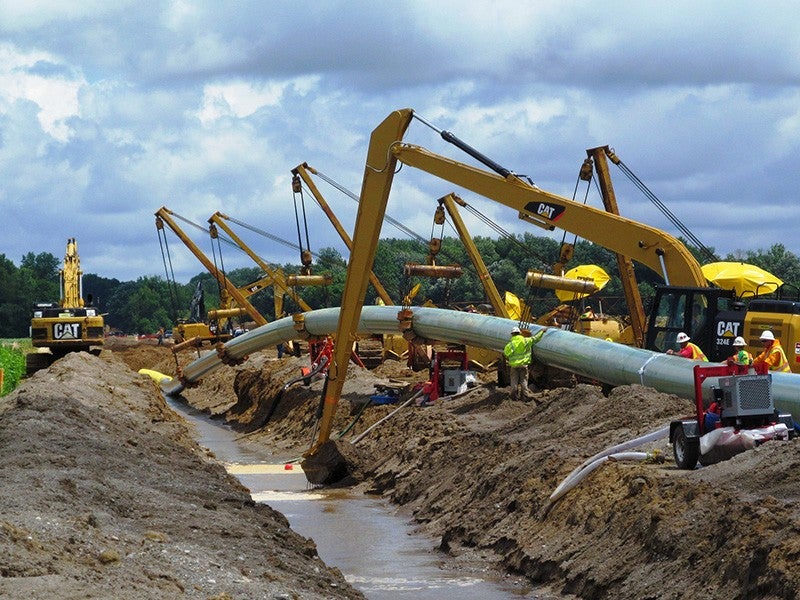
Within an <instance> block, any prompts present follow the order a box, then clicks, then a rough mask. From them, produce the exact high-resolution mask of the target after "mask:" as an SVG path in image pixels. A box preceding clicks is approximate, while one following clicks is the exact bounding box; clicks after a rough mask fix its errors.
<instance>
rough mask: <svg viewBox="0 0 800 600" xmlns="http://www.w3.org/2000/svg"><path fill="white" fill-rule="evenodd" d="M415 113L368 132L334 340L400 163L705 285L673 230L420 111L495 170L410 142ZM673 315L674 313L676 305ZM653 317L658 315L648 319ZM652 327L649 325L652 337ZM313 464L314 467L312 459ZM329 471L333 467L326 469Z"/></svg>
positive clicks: (333, 392) (343, 361)
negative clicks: (560, 189) (538, 175)
mask: <svg viewBox="0 0 800 600" xmlns="http://www.w3.org/2000/svg"><path fill="white" fill-rule="evenodd" d="M413 118H415V115H414V112H413V111H412V110H411V109H401V110H397V111H395V112H393V113H391V114H390V115H389V116H388V117H387V118H386V119H384V121H383V122H382V123H381V124H380V125H379V126H378V127H377V128H376V129H375V130H374V131H373V132H372V135H371V137H370V144H369V148H368V150H367V159H366V166H365V169H364V179H363V183H362V188H361V194H360V198H361V200H362V202H361V205H360V206H361V208H360V210H359V213H358V217H357V220H356V224H355V229H354V232H353V252H352V253H351V255H350V261H349V263H348V270H347V283H346V286H345V290H344V293H343V296H342V301H341V307H342V308H341V311H340V313H339V322H338V327H337V333H336V337H337V339H350V338H351V337H352V336H353V334H354V332H355V331H356V328H357V324H358V320H359V317H360V314H361V309H362V307H363V304H364V295H365V293H366V286H367V277H366V276H365V274H366V273H367V272H368V271H369V267H370V266H371V264H372V260H373V257H374V252H375V247H376V245H377V240H378V236H379V233H380V226H381V223H382V221H383V216H384V214H385V211H386V204H387V201H388V196H389V192H390V190H391V185H392V180H393V178H394V174H395V173H396V172H397V163H398V162H401V163H403V164H405V165H408V166H410V167H414V168H417V169H420V170H423V171H426V172H428V173H430V174H432V175H434V176H436V177H439V178H440V179H444V180H447V181H449V182H450V183H452V184H455V185H458V186H461V187H464V188H466V189H469V190H472V191H473V192H476V193H478V194H481V195H483V196H485V197H487V198H490V199H492V200H494V201H496V202H498V203H500V204H504V205H506V206H509V207H511V208H513V209H515V210H517V211H519V217H520V219H522V220H524V221H526V222H528V223H531V224H533V225H537V226H539V227H542V228H544V229H547V230H552V229H555V227H560V228H561V229H564V230H565V231H569V232H571V233H574V234H576V235H579V236H581V237H583V238H585V239H588V240H591V241H593V242H595V243H597V244H600V245H602V246H604V247H605V248H608V249H609V250H611V251H613V252H616V253H618V254H622V255H623V256H627V257H629V258H630V259H632V260H635V261H637V262H639V263H641V264H643V265H645V266H647V267H649V268H651V269H653V270H654V271H655V272H657V273H660V274H661V275H662V277H663V278H664V280H665V281H666V282H667V283H668V284H669V285H675V286H695V287H696V288H704V289H706V290H707V289H708V288H707V282H706V279H705V277H704V275H703V272H702V270H701V268H700V265H699V264H698V262H697V260H696V259H695V258H694V256H693V255H692V254H691V253H690V252H689V250H688V249H687V248H686V247H685V246H684V245H683V244H682V243H681V242H680V241H679V240H677V239H676V238H674V237H673V236H671V235H669V234H667V233H665V232H663V231H661V230H658V229H656V228H653V227H649V226H647V225H644V224H642V223H638V222H636V221H632V220H630V219H626V218H624V217H621V216H619V215H616V214H613V213H609V212H607V211H604V210H599V209H595V208H593V207H590V206H586V205H583V204H580V203H577V202H574V201H572V200H569V199H567V198H563V197H561V196H558V195H555V194H552V193H549V192H546V191H544V190H541V189H540V188H538V187H536V186H535V185H533V184H532V183H530V182H529V181H527V180H526V179H524V178H523V177H521V176H519V175H517V174H516V173H514V172H513V171H511V170H509V169H506V168H504V167H502V166H500V165H499V164H498V163H496V162H494V161H493V160H491V159H490V158H488V157H486V156H485V155H483V154H481V153H480V152H478V151H477V150H475V149H474V148H472V147H471V146H469V145H468V144H466V143H465V142H463V141H462V140H460V139H458V138H457V137H455V136H454V135H453V134H452V133H450V132H447V131H441V130H438V129H436V128H434V127H433V126H431V125H430V124H428V123H426V122H425V121H424V120H422V119H421V118H419V117H416V118H417V119H419V120H420V121H422V122H423V123H424V124H425V125H427V126H429V127H431V128H432V129H434V130H435V131H437V132H438V133H439V134H440V135H441V137H442V138H443V139H445V140H446V141H448V142H450V143H452V144H453V145H455V146H457V147H458V148H460V149H461V150H463V151H464V152H466V153H467V154H469V155H470V156H471V157H473V158H474V159H476V160H478V161H480V162H481V163H482V164H484V165H486V166H487V167H489V168H490V169H491V170H492V171H493V172H489V171H484V170H481V169H478V168H476V167H473V166H470V165H466V164H464V163H460V162H457V161H454V160H452V159H449V158H446V157H442V156H439V155H436V154H434V153H432V152H430V151H428V150H426V149H424V148H421V147H420V146H416V145H412V144H408V143H405V142H403V141H402V140H403V136H404V134H405V132H406V130H407V129H408V127H409V125H410V123H411V120H412V119H413ZM718 291H719V292H722V290H718ZM798 304H799V305H800V303H798ZM675 308H676V309H677V308H678V307H677V306H676V307H675ZM671 314H676V311H673V313H671ZM652 323H654V322H653V321H651V324H652ZM660 326H661V327H662V331H663V332H668V330H667V329H665V328H666V327H668V326H672V324H671V323H669V322H667V323H665V324H660ZM691 331H694V330H691ZM651 333H652V332H650V331H648V338H649V336H650V334H651ZM676 333H677V332H676ZM735 335H736V334H733V335H732V336H731V338H730V339H731V340H733V337H734V336H735ZM673 339H674V338H673ZM347 353H348V349H347V348H346V347H344V348H336V350H335V351H334V358H333V361H332V364H331V366H330V368H329V371H328V381H327V386H326V388H325V394H324V398H323V401H324V407H323V415H322V418H321V421H320V428H319V435H318V438H317V441H316V443H315V444H313V445H312V447H311V448H310V450H309V451H308V453H307V457H312V456H313V455H314V454H315V453H316V452H317V450H318V448H319V447H320V445H322V444H324V443H325V442H327V441H328V440H329V439H330V433H331V428H332V423H333V416H334V414H335V410H336V406H337V404H338V402H339V397H340V395H341V390H342V387H343V385H344V378H345V375H346V372H347V361H348V356H347ZM309 466H311V467H312V468H313V465H311V464H310V465H309ZM326 472H327V473H331V472H335V471H331V470H326Z"/></svg>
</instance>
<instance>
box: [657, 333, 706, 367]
mask: <svg viewBox="0 0 800 600" xmlns="http://www.w3.org/2000/svg"><path fill="white" fill-rule="evenodd" d="M691 339H692V338H690V337H689V336H688V335H686V334H685V333H684V332H682V331H681V332H680V333H679V334H678V337H677V338H675V341H677V342H678V344H680V346H681V349H680V350H678V351H677V352H675V351H674V350H672V348H670V349H669V350H667V354H674V355H675V356H682V357H684V358H691V359H692V360H702V361H703V362H708V359H707V358H706V355H705V354H703V351H702V350H700V346H698V345H697V344H694V343H692V342H691V341H689V340H691Z"/></svg>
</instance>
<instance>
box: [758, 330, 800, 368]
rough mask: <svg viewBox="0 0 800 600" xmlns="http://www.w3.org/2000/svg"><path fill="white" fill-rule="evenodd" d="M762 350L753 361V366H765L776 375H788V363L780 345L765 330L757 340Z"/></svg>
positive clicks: (772, 334)
mask: <svg viewBox="0 0 800 600" xmlns="http://www.w3.org/2000/svg"><path fill="white" fill-rule="evenodd" d="M758 339H759V340H761V346H762V347H763V348H764V350H763V351H762V352H761V354H759V355H758V356H756V357H755V358H754V359H753V366H754V367H757V366H758V365H767V368H768V369H769V370H770V371H775V372H778V373H790V372H791V371H792V369H791V368H790V367H789V361H788V360H787V359H786V352H784V351H783V347H782V346H781V343H780V342H779V341H778V340H777V339H775V334H774V333H772V332H771V331H769V330H767V331H765V332H763V333H762V334H761V336H759V338H758Z"/></svg>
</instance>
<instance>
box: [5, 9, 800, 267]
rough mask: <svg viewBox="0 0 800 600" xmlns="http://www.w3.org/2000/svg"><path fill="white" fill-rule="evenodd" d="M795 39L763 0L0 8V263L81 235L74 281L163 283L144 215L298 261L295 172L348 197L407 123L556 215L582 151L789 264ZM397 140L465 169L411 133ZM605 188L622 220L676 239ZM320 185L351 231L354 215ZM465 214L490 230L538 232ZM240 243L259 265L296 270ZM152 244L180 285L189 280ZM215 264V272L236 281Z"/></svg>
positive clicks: (786, 20) (798, 138)
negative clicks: (215, 224)
mask: <svg viewBox="0 0 800 600" xmlns="http://www.w3.org/2000/svg"><path fill="white" fill-rule="evenodd" d="M798 23H800V21H798V19H797V15H796V5H795V4H794V3H792V2H769V1H767V2H738V1H726V2H722V1H719V2H697V1H692V2H683V1H677V2H675V1H673V2H640V1H632V2H613V3H597V2H561V1H559V2H555V1H529V2H524V1H523V2H521V1H519V0H512V1H506V0H501V1H490V0H486V1H483V2H478V1H471V0H461V1H457V0H456V1H453V0H436V1H435V2H431V1H428V0H407V1H405V2H376V1H374V0H371V1H366V2H362V1H348V2H345V1H341V2H340V1H328V2H325V1H322V2H302V3H301V2H287V1H282V2H278V1H267V0H263V1H237V2H234V1H231V2H211V1H206V2H204V1H200V0H175V1H166V0H165V1H163V2H157V1H151V0H135V1H128V0H115V1H113V2H112V1H108V0H81V1H80V2H78V1H66V0H63V1H50V0H27V1H26V2H19V1H18V0H0V206H2V207H3V221H4V226H3V232H4V235H3V240H2V244H0V254H4V255H5V256H6V257H7V258H8V259H10V260H12V261H13V262H14V263H15V264H19V261H20V259H21V258H22V256H23V255H24V254H26V253H28V252H34V253H39V252H50V253H52V254H55V255H56V256H58V257H61V256H63V254H64V249H65V244H66V240H67V238H68V237H76V238H77V239H78V244H79V251H80V256H81V260H82V266H83V269H84V271H85V272H88V273H97V274H99V275H102V276H105V277H116V278H118V279H121V280H131V279H136V278H137V277H140V276H144V275H148V276H149V275H161V276H163V275H164V265H163V262H162V257H161V251H160V248H159V240H158V236H157V233H156V229H155V217H154V213H155V211H156V210H158V209H159V207H161V206H166V207H168V208H169V209H170V210H172V211H174V212H175V213H178V214H179V215H181V216H182V217H185V218H186V219H188V220H190V221H192V222H194V223H197V224H201V225H207V219H208V218H209V217H210V216H211V214H213V213H214V212H215V211H222V212H223V213H225V214H227V215H230V216H232V217H234V218H236V219H237V220H240V221H242V222H245V223H247V224H248V225H250V226H251V227H253V228H255V229H257V230H261V231H264V232H268V233H269V234H271V235H272V236H274V237H276V238H278V239H279V240H285V241H287V242H293V243H297V240H298V235H297V224H296V219H295V208H294V206H295V204H294V202H293V200H294V197H293V194H292V190H291V173H290V171H291V169H292V168H293V167H295V166H297V165H298V164H300V163H303V162H307V163H308V164H309V165H311V166H312V167H314V168H316V169H318V170H319V171H320V172H322V173H324V174H325V175H326V176H327V177H329V178H331V179H332V180H334V181H335V182H337V183H338V184H339V185H340V186H342V187H344V188H345V189H347V190H350V191H353V192H358V191H360V186H361V177H362V174H363V170H364V160H365V156H366V149H367V142H368V138H369V135H370V133H371V131H372V129H374V128H375V127H376V126H377V125H378V123H380V121H381V120H383V118H384V117H385V116H386V115H388V114H389V113H390V112H391V111H393V110H394V109H397V108H403V107H411V108H414V109H415V111H416V112H417V113H418V114H419V115H421V116H423V117H424V118H425V119H426V120H427V121H428V122H430V123H431V124H433V125H434V126H436V127H437V128H439V129H446V130H449V131H452V132H453V133H454V134H456V135H457V136H458V137H460V138H461V139H463V140H465V141H466V142H468V143H469V144H471V145H472V146H474V147H476V148H478V149H479V150H481V151H482V152H483V153H484V154H486V155H488V156H490V157H491V158H492V159H494V160H495V161H496V162H498V163H500V164H501V165H503V166H505V167H507V168H509V169H511V170H513V171H515V172H518V173H525V174H527V175H529V176H531V177H532V178H533V180H534V181H535V182H536V184H537V185H538V186H539V187H541V188H543V189H545V190H547V191H550V192H554V193H557V194H560V195H563V196H566V197H568V198H571V197H572V196H573V192H574V189H575V183H576V177H577V173H578V169H579V168H580V165H581V163H582V161H583V159H584V158H585V157H586V149H587V148H592V147H595V146H601V145H610V146H612V147H613V148H614V149H615V150H616V153H617V154H618V155H619V156H620V158H621V159H622V160H623V161H624V163H625V164H626V165H627V166H628V167H629V168H630V169H631V170H632V171H633V172H634V173H635V174H636V175H637V176H638V177H639V179H641V180H642V181H643V182H644V183H645V184H646V185H647V187H648V188H649V189H650V190H651V191H653V193H655V195H656V196H657V197H658V199H660V200H661V201H662V202H663V203H664V204H665V205H666V206H667V207H668V208H669V210H670V211H671V212H672V213H673V214H674V215H675V216H676V217H677V218H678V219H680V221H682V222H683V224H684V225H685V226H686V227H687V228H688V229H689V230H691V232H692V233H693V234H694V235H695V236H696V237H697V238H698V239H699V240H700V241H702V243H703V244H704V245H706V246H712V247H714V248H715V249H716V250H717V252H718V253H719V254H725V253H728V252H736V251H745V250H758V249H767V248H769V247H770V246H771V245H773V244H775V243H783V244H784V245H785V246H786V247H787V249H789V250H790V251H792V252H794V253H795V254H800V239H798V236H797V235H796V234H795V229H796V223H797V222H798V220H800V219H799V217H800V204H798V202H797V201H796V200H797V189H798V187H800V169H798V166H797V165H798V162H799V159H798V155H797V147H798V145H800V131H799V130H800V101H799V100H800V24H798ZM406 140H407V141H409V142H412V143H415V144H418V145H421V146H424V147H426V148H429V149H431V150H433V151H435V152H437V153H440V154H446V155H448V156H452V157H453V158H456V159H457V160H461V161H464V162H470V159H468V158H467V157H466V156H464V155H463V154H461V153H460V152H459V151H458V150H457V149H455V148H453V147H447V146H446V144H444V142H443V141H442V140H441V139H440V138H439V137H438V136H437V135H436V133H435V132H434V131H432V130H431V129H429V128H427V127H425V126H424V125H420V124H419V123H418V122H415V123H414V124H412V127H411V128H410V130H409V132H408V134H407V136H406ZM612 178H613V180H614V183H615V186H616V190H617V195H618V202H619V206H620V212H621V213H622V214H623V215H625V216H627V217H630V218H632V219H636V220H638V221H642V222H644V223H647V224H649V225H652V226H656V227H659V228H661V229H664V230H665V231H668V232H669V233H672V234H673V235H678V234H679V233H680V232H679V231H678V230H677V229H676V228H675V226H674V225H673V224H671V223H670V222H669V220H668V219H667V218H666V217H665V216H664V215H663V214H662V213H661V212H660V211H659V210H658V209H657V208H656V207H655V206H654V205H653V204H652V203H651V202H650V201H649V200H648V199H647V198H646V197H645V196H644V195H642V194H641V193H640V192H638V191H636V190H635V189H634V188H633V186H631V185H630V184H628V183H627V179H625V178H624V175H623V174H622V173H621V172H619V171H612ZM316 182H317V184H318V185H319V187H320V190H321V191H322V192H323V194H324V195H325V198H326V200H327V201H328V203H329V204H330V205H331V207H332V208H333V210H334V212H335V213H336V214H337V216H338V217H339V219H340V220H341V221H342V223H343V224H344V225H345V227H346V228H347V229H348V230H350V231H352V225H353V222H354V220H355V214H356V204H355V202H354V201H353V200H352V199H350V198H349V197H348V196H347V195H346V194H344V193H342V192H340V191H339V190H338V189H336V188H335V187H332V186H330V185H328V184H327V182H326V181H324V180H321V179H320V180H317V181H316ZM450 191H458V190H453V188H452V187H451V185H450V184H446V183H444V182H442V181H440V180H437V179H435V178H433V177H431V176H430V175H426V174H423V173H420V172H414V170H413V169H410V168H406V169H403V170H401V171H400V173H399V174H398V175H397V176H396V177H395V184H394V187H393V191H392V195H391V198H390V201H389V205H388V210H387V213H388V214H389V215H391V216H392V217H393V218H395V219H397V220H398V221H402V222H404V223H405V224H406V225H407V226H408V227H409V228H410V229H412V230H413V231H415V232H417V233H418V234H420V235H421V236H423V237H429V236H430V234H431V219H432V215H433V210H434V208H435V200H436V198H438V197H439V196H441V195H443V194H445V193H448V192H450ZM581 194H582V193H581ZM461 195H462V197H463V198H464V199H465V200H467V201H468V202H469V203H470V204H472V205H474V206H475V207H476V208H478V209H479V210H480V211H481V212H482V213H484V214H485V215H487V216H488V217H490V218H493V219H495V220H496V221H497V222H498V223H499V224H500V225H501V226H502V227H503V228H504V229H506V230H507V231H510V232H516V233H521V232H523V231H533V232H534V233H535V234H537V235H543V233H542V232H541V230H538V229H534V230H532V229H531V228H530V226H529V225H526V224H524V223H523V222H521V221H519V220H518V219H517V218H516V213H514V211H512V210H511V209H509V208H507V207H503V206H500V205H497V204H495V203H492V202H490V201H486V200H483V199H481V198H480V197H477V196H475V195H474V194H471V193H469V192H463V193H462V194H461ZM579 200H582V195H581V196H580V197H579ZM590 202H591V203H592V204H594V205H597V206H600V201H599V198H598V197H597V195H596V193H593V194H592V195H591V196H590ZM305 210H306V218H307V222H308V233H309V237H310V246H311V250H312V251H314V252H317V251H318V250H320V249H321V248H324V247H334V248H336V249H338V250H339V251H340V252H341V253H342V254H343V255H345V256H346V255H347V253H346V250H345V247H344V245H343V244H342V242H341V241H340V240H339V238H338V236H337V234H336V233H335V232H334V230H333V228H332V226H331V225H330V223H329V221H328V220H327V218H326V217H325V216H324V215H323V213H322V212H321V211H320V210H319V208H318V207H317V206H316V205H315V204H314V203H313V201H312V199H311V197H310V195H308V194H306V206H305ZM465 220H466V221H467V226H468V227H469V228H470V231H471V232H472V233H473V234H474V235H492V236H495V235H496V234H495V233H494V232H492V231H491V230H489V229H487V228H486V227H485V226H484V225H482V224H481V223H480V222H478V221H471V220H470V219H469V218H468V216H467V215H465ZM182 225H183V223H182ZM233 227H234V229H235V228H236V227H237V226H236V225H234V226H233ZM184 228H185V230H186V232H187V233H189V234H190V235H191V236H192V237H193V239H194V240H195V242H196V243H197V245H198V246H199V247H200V248H201V249H202V250H203V251H204V252H206V253H207V254H208V255H209V256H211V254H212V247H211V243H210V242H209V240H208V238H207V236H206V235H205V234H203V232H202V231H199V230H197V229H194V228H192V227H191V226H188V225H184ZM238 231H239V233H240V235H241V237H242V238H243V239H245V241H246V242H247V243H248V244H249V245H250V246H251V247H252V248H253V249H254V250H255V251H256V252H258V254H259V255H261V256H262V257H263V258H264V259H265V260H267V261H269V262H272V263H278V264H282V263H285V262H290V261H291V262H297V260H298V251H296V250H292V249H291V248H289V247H288V246H287V245H285V244H283V243H281V242H279V241H276V240H275V239H274V238H269V237H266V236H263V235H258V234H253V233H252V230H250V229H239V230H238ZM383 235H384V236H387V237H402V234H401V233H400V232H398V231H397V230H396V229H394V228H392V227H391V225H388V224H387V225H385V226H384V228H383ZM554 236H555V237H556V239H560V237H561V234H560V233H558V234H554ZM302 240H303V243H304V244H305V233H304V232H303V233H302ZM168 241H169V243H170V249H171V254H172V261H173V268H174V269H175V272H176V275H177V278H178V280H179V281H182V282H183V281H187V280H188V278H189V277H190V276H192V275H194V274H197V273H198V272H201V271H202V270H203V268H202V266H201V265H200V263H199V262H198V261H197V260H196V259H195V258H194V257H193V256H191V255H190V254H189V253H188V252H187V251H186V250H185V248H184V247H183V245H182V244H180V242H179V241H178V240H177V238H176V237H175V236H174V235H172V234H171V232H170V234H169V235H168ZM223 252H224V253H225V254H224V257H223V260H224V261H225V262H224V264H225V267H226V268H233V267H236V266H253V264H252V263H251V262H250V260H249V259H248V258H247V257H246V256H244V255H243V254H242V253H241V252H236V251H235V250H234V249H232V248H230V247H227V248H226V247H223ZM555 258H556V257H553V260H555Z"/></svg>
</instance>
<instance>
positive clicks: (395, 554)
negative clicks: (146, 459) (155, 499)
mask: <svg viewBox="0 0 800 600" xmlns="http://www.w3.org/2000/svg"><path fill="white" fill-rule="evenodd" d="M167 402H168V404H169V405H170V406H171V407H172V408H173V409H174V410H175V411H176V412H178V413H180V414H182V415H183V416H184V417H186V418H187V419H188V420H189V421H190V422H191V423H193V424H194V426H195V427H196V430H197V441H198V443H199V444H200V445H201V446H203V447H205V448H208V449H209V450H211V451H212V452H213V453H214V455H215V456H216V457H217V459H218V460H219V461H221V462H223V463H225V465H226V467H227V468H228V471H229V472H230V473H232V474H233V475H235V476H236V477H237V478H238V479H239V480H240V481H241V482H242V484H243V485H245V486H246V487H247V488H248V489H249V490H250V494H251V495H252V497H253V499H254V500H256V501H257V502H264V503H266V504H269V505H270V506H271V507H272V508H274V509H275V510H277V511H279V512H281V513H283V514H284V515H285V516H286V518H287V519H288V520H289V523H290V524H291V527H292V529H294V530H295V531H296V532H297V533H299V534H301V535H303V536H305V537H308V538H311V539H313V540H314V542H315V543H316V545H317V552H318V553H319V555H320V557H321V558H322V560H323V561H325V563H326V564H327V565H329V566H334V567H337V568H338V569H339V570H340V571H341V572H342V573H343V574H344V575H345V577H346V579H347V581H348V582H349V583H350V584H351V585H353V586H354V587H355V588H357V589H359V590H360V591H361V592H362V593H363V594H364V595H365V596H366V597H367V598H369V599H370V600H406V599H411V598H413V599H414V600H428V599H430V600H434V599H435V600H451V599H453V600H456V599H457V600H495V599H497V600H499V599H503V598H510V599H514V600H517V599H520V598H526V599H539V600H548V599H551V598H555V596H552V595H549V594H547V593H546V592H544V591H537V590H534V589H532V588H531V587H530V585H528V584H527V583H526V582H525V581H523V580H521V579H517V578H501V577H499V576H498V575H496V574H495V573H487V574H485V576H484V577H480V576H476V575H475V574H474V573H461V572H459V571H455V570H452V569H448V568H446V566H445V562H446V560H447V557H446V556H445V555H444V554H443V553H441V552H438V551H436V549H435V548H436V544H437V542H436V540H434V539H432V538H429V537H426V536H421V535H419V534H417V533H415V532H414V528H413V525H412V524H411V523H410V521H409V518H408V517H404V516H402V514H399V513H398V511H397V509H396V507H394V506H393V505H392V504H391V503H389V502H386V501H385V500H382V499H378V498H370V497H368V496H363V495H355V494H352V493H350V492H348V490H326V489H321V488H316V489H315V488H311V487H310V486H309V484H308V483H307V481H306V478H305V475H304V474H303V472H302V471H301V470H300V467H299V466H293V467H292V468H287V465H286V463H285V462H283V461H284V460H286V457H276V456H270V455H269V452H268V451H266V450H265V451H264V453H263V454H258V455H256V454H254V453H253V452H252V451H248V450H246V449H244V448H243V447H241V446H240V445H239V444H238V443H237V442H236V437H237V434H236V433H235V432H233V431H231V430H230V429H229V428H227V427H225V426H224V425H221V424H220V423H218V422H216V421H212V420H211V419H209V418H208V417H207V416H205V415H203V414H201V413H199V412H198V411H196V410H193V409H191V408H189V407H187V406H186V405H184V404H181V403H178V402H175V401H174V400H172V399H169V398H168V399H167Z"/></svg>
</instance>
